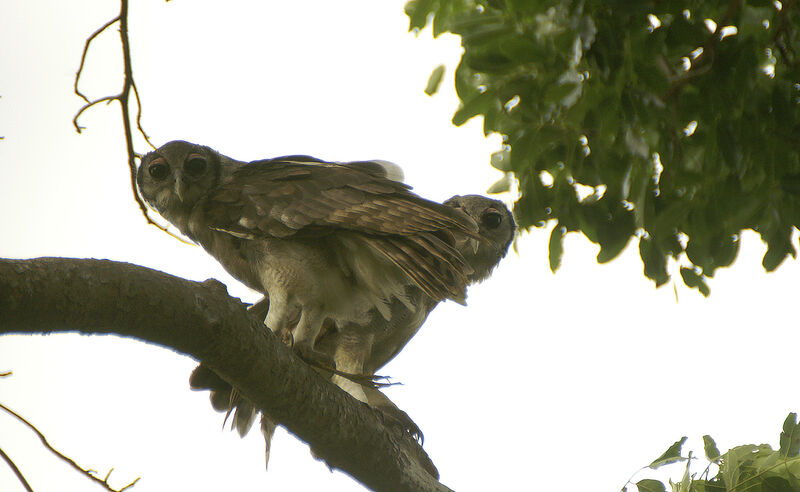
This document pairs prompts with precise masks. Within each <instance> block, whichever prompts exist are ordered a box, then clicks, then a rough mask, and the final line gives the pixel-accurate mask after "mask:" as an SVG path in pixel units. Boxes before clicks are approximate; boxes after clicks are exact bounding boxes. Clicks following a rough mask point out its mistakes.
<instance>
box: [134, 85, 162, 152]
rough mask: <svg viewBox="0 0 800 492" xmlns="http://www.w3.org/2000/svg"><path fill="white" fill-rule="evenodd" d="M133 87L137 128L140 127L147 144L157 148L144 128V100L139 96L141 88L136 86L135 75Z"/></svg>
mask: <svg viewBox="0 0 800 492" xmlns="http://www.w3.org/2000/svg"><path fill="white" fill-rule="evenodd" d="M131 89H133V95H134V97H136V108H137V109H136V128H138V129H139V133H141V134H142V137H144V141H145V142H147V145H149V146H150V147H152V148H153V149H155V148H156V146H155V145H153V142H151V141H150V137H148V136H147V133H145V131H144V128H142V100H141V99H140V98H139V89H137V88H136V81H135V80H133V77H131Z"/></svg>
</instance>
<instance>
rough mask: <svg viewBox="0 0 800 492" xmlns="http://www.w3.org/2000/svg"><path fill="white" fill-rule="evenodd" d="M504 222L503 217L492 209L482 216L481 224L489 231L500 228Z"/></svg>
mask: <svg viewBox="0 0 800 492" xmlns="http://www.w3.org/2000/svg"><path fill="white" fill-rule="evenodd" d="M502 222H503V216H502V215H501V214H500V212H498V211H497V210H495V209H493V208H490V209H489V210H487V211H486V212H484V213H483V215H481V224H482V225H484V226H486V227H488V228H489V229H496V228H498V227H500V223H502Z"/></svg>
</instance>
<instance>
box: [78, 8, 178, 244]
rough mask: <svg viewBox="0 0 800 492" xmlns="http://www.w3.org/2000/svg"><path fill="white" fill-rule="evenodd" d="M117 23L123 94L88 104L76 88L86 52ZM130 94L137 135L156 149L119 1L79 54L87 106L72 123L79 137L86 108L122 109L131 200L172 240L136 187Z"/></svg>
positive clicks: (122, 9)
mask: <svg viewBox="0 0 800 492" xmlns="http://www.w3.org/2000/svg"><path fill="white" fill-rule="evenodd" d="M116 23H119V36H120V42H121V44H122V58H123V67H124V75H125V77H124V80H123V83H122V90H121V91H120V93H119V94H116V95H112V96H104V97H101V98H99V99H95V100H90V99H89V98H88V97H86V95H85V94H83V93H82V92H81V90H80V88H79V83H80V79H81V75H82V74H83V67H84V65H85V64H86V56H87V55H88V53H89V49H90V47H91V45H92V42H93V41H94V40H95V39H96V38H97V36H99V35H100V34H101V33H103V32H104V31H105V30H106V29H108V28H109V27H111V26H112V25H114V24H116ZM131 92H133V95H134V97H135V99H136V108H137V109H136V128H137V129H138V131H139V133H140V134H141V135H142V137H143V138H144V140H145V142H147V144H148V145H150V146H151V147H153V148H155V146H154V145H153V144H152V142H150V137H149V136H148V135H147V133H145V131H144V128H143V127H142V102H141V99H140V97H139V91H138V89H137V88H136V83H135V82H134V79H133V68H132V64H131V50H130V41H129V38H128V0H120V12H119V15H117V16H116V17H114V18H113V19H111V20H109V21H108V22H106V23H105V24H103V25H102V26H101V27H100V28H98V29H97V30H96V31H94V32H93V33H92V34H91V35H90V36H89V37H88V38H86V44H85V45H84V47H83V52H82V53H81V61H80V65H79V66H78V71H77V73H76V74H75V94H76V95H78V97H80V98H81V99H83V100H84V101H85V102H86V104H85V105H84V106H83V107H81V109H80V110H78V113H77V114H76V115H75V118H74V119H73V121H72V123H73V125H75V130H76V131H77V132H78V133H81V131H82V130H83V129H84V127H81V126H80V124H79V123H78V119H79V118H80V117H81V115H82V114H83V113H84V112H85V111H86V110H88V109H89V108H91V107H93V106H95V105H97V104H99V103H101V102H106V103H111V102H112V101H118V102H119V104H120V107H121V109H122V126H123V129H124V131H125V146H126V151H127V154H128V167H129V168H130V175H131V189H132V191H133V197H134V200H136V203H137V204H138V205H139V209H140V210H141V211H142V215H144V217H145V219H146V220H147V223H148V224H152V225H154V226H156V227H158V228H159V229H161V230H163V231H164V232H167V233H168V234H170V235H171V236H173V237H176V236H175V234H173V233H171V232H169V231H167V229H166V227H164V226H162V225H160V224H158V223H157V222H155V221H154V220H153V219H152V218H151V217H150V215H149V213H148V209H147V205H146V204H145V203H144V200H143V199H142V197H141V196H140V195H139V190H138V189H137V187H136V157H137V154H136V152H135V150H134V147H133V132H132V131H131V115H130V96H131Z"/></svg>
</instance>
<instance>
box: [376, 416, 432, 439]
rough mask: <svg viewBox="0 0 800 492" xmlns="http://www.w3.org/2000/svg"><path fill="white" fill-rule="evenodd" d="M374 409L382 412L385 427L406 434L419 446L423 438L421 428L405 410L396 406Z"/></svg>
mask: <svg viewBox="0 0 800 492" xmlns="http://www.w3.org/2000/svg"><path fill="white" fill-rule="evenodd" d="M376 410H378V411H379V412H381V413H382V414H383V417H384V422H385V423H386V425H387V427H393V428H395V429H397V430H398V431H400V432H401V433H404V434H408V435H409V436H410V437H411V438H412V439H414V440H415V441H417V442H418V443H419V444H420V446H421V445H422V443H423V442H424V440H425V437H424V436H423V435H422V430H421V429H420V428H419V426H418V425H417V424H415V423H414V421H413V420H411V417H409V416H408V414H407V413H406V412H404V411H402V410H400V409H399V408H397V407H376Z"/></svg>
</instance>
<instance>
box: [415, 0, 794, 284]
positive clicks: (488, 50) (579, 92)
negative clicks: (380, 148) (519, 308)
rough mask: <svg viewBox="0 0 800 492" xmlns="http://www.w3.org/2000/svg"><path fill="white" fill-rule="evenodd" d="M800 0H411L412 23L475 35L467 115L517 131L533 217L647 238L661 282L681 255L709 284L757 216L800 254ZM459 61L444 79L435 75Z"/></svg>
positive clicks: (465, 63) (506, 150)
mask: <svg viewBox="0 0 800 492" xmlns="http://www.w3.org/2000/svg"><path fill="white" fill-rule="evenodd" d="M797 3H798V2H796V1H789V2H785V4H782V3H781V2H778V1H774V2H773V1H768V0H756V1H746V2H745V1H742V0H732V1H727V2H699V1H693V0H672V1H647V2H620V1H613V2H600V1H594V0H589V1H586V0H581V1H577V0H560V1H531V0H412V1H411V2H409V3H408V4H407V6H406V13H407V14H408V16H409V18H410V28H411V29H412V30H418V29H423V28H425V26H427V25H428V24H432V28H433V34H434V36H438V35H439V34H441V33H444V32H448V31H449V32H452V33H455V34H458V35H460V36H461V39H462V45H463V47H464V55H463V57H462V59H461V62H460V64H459V65H458V68H457V70H456V73H455V85H456V91H457V93H458V97H459V98H460V100H461V105H460V107H459V109H458V111H457V112H456V113H455V115H454V116H453V123H454V124H456V125H461V124H463V123H464V122H466V121H467V120H469V119H470V118H473V117H475V116H478V115H481V116H483V128H484V132H485V133H486V134H489V133H492V132H496V133H499V134H500V135H502V138H503V143H504V145H503V149H502V150H501V151H499V152H497V153H496V154H494V155H493V156H492V161H491V164H492V165H493V166H494V167H496V168H497V169H499V170H501V171H504V172H506V173H507V175H506V178H504V179H503V180H501V181H500V182H498V183H496V184H495V185H494V186H493V187H492V189H491V191H493V192H500V191H506V190H508V189H509V187H510V186H511V185H512V184H513V182H514V180H512V179H510V178H511V177H513V178H515V181H516V184H517V185H518V191H519V196H518V199H517V201H516V206H515V213H516V215H517V217H518V221H519V223H520V225H521V227H524V228H531V227H543V226H545V224H548V223H553V222H555V227H553V229H552V233H551V236H550V242H549V256H550V268H551V270H553V271H555V270H556V269H557V268H558V267H559V264H560V261H561V256H562V252H563V246H562V240H563V237H564V235H565V234H566V233H569V232H576V231H577V232H581V233H583V234H584V235H585V236H586V237H587V238H588V239H589V240H590V241H592V242H594V243H597V244H599V245H600V252H599V254H598V255H597V261H598V262H601V263H602V262H607V261H609V260H611V259H613V258H615V257H616V256H617V255H618V254H619V253H620V252H621V251H622V250H623V249H624V248H625V246H626V245H627V244H628V243H629V242H630V241H631V239H635V240H637V241H638V243H639V252H640V255H641V259H642V262H643V264H644V274H645V275H646V276H647V277H649V278H650V279H652V280H653V281H654V282H655V283H656V285H662V284H664V283H665V282H667V281H668V280H669V278H670V274H669V268H668V263H669V262H670V261H674V262H677V263H679V264H680V265H681V267H680V274H681V276H682V278H683V281H684V282H685V283H686V285H688V286H690V287H695V288H698V289H699V290H700V291H701V292H702V293H703V294H704V295H708V292H709V289H708V287H707V285H706V282H705V278H706V277H711V276H713V275H714V272H715V270H716V269H717V268H719V267H722V266H728V265H730V264H731V263H732V262H733V261H734V260H735V259H736V255H737V252H738V249H739V241H740V234H741V231H742V230H744V229H752V230H754V231H756V232H757V233H758V234H760V236H761V238H762V239H763V240H764V241H765V242H766V243H767V244H768V250H767V252H766V254H765V255H764V257H763V262H762V263H763V266H764V268H765V269H767V270H773V269H775V268H777V267H778V266H779V265H780V264H781V262H782V261H783V260H784V259H785V258H786V257H787V256H788V255H791V256H793V257H794V256H796V251H795V247H794V246H793V244H792V233H793V230H794V229H795V227H797V226H798V224H799V223H800V118H798V116H800V83H798V82H800V63H798V57H797V50H798V49H800V45H799V44H798V26H800V13H798V8H797ZM441 78H442V69H441V68H439V69H437V70H435V71H434V73H433V74H432V77H431V81H430V82H429V86H428V88H427V92H428V93H433V92H434V91H435V87H436V85H437V83H438V81H439V80H441Z"/></svg>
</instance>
